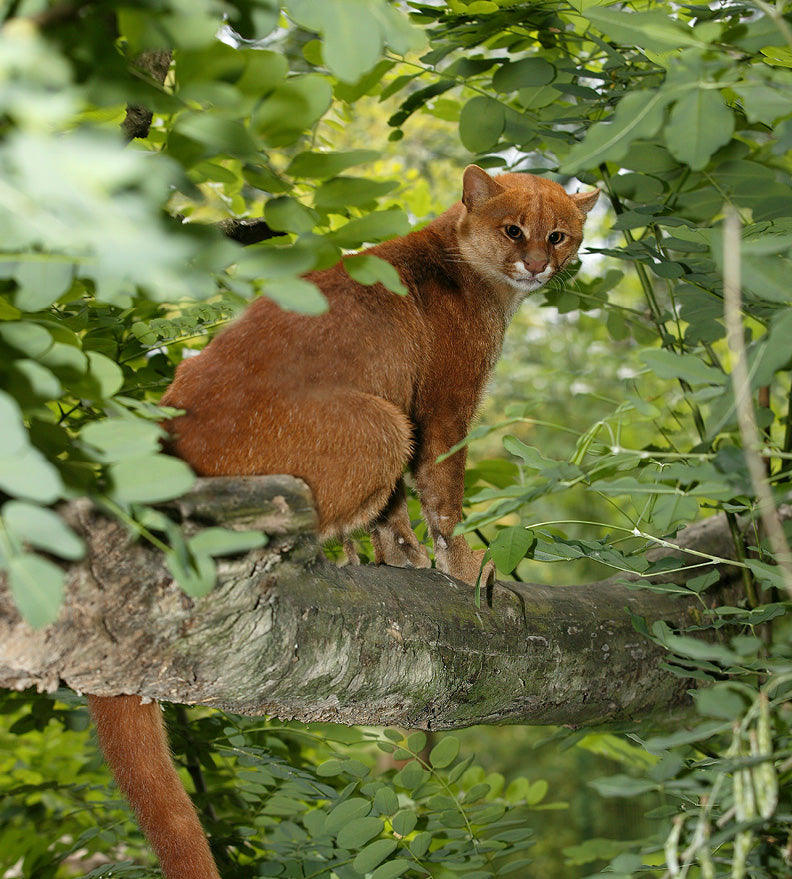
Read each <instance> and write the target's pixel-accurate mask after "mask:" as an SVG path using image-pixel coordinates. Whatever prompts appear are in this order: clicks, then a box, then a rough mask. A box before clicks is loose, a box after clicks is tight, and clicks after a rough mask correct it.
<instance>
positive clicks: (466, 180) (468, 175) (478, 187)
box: [462, 165, 503, 211]
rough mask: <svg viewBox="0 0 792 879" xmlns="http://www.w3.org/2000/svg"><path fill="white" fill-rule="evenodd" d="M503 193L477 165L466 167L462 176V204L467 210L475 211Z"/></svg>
mask: <svg viewBox="0 0 792 879" xmlns="http://www.w3.org/2000/svg"><path fill="white" fill-rule="evenodd" d="M501 192H503V187H502V186H501V185H500V183H498V181H497V180H494V179H493V178H492V177H490V175H489V174H487V172H486V171H485V170H484V169H483V168H479V166H478V165H468V166H467V168H465V173H464V174H463V175H462V204H463V205H464V206H465V207H466V208H467V209H468V210H469V211H472V210H475V209H476V208H477V207H478V206H479V205H481V204H484V202H485V201H488V200H489V199H491V198H494V197H495V196H496V195H499V194H500V193H501Z"/></svg>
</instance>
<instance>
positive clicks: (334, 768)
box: [316, 760, 346, 778]
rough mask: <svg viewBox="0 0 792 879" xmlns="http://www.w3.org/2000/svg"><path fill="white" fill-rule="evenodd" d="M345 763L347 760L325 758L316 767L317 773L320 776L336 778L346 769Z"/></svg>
mask: <svg viewBox="0 0 792 879" xmlns="http://www.w3.org/2000/svg"><path fill="white" fill-rule="evenodd" d="M345 765H346V761H345V760H325V761H324V763H320V764H319V766H317V767H316V774H317V775H318V776H319V778H334V777H335V776H336V775H340V774H341V773H342V772H343V771H344V767H345Z"/></svg>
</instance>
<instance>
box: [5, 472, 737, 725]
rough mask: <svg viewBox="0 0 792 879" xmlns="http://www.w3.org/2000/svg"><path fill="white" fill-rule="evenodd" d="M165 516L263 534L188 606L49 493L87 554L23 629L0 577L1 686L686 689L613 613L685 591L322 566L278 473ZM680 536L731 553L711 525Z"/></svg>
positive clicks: (686, 620) (301, 504) (419, 692)
mask: <svg viewBox="0 0 792 879" xmlns="http://www.w3.org/2000/svg"><path fill="white" fill-rule="evenodd" d="M165 509H166V511H168V512H169V513H170V514H171V515H173V516H174V517H175V518H177V519H179V520H181V521H182V522H183V524H184V527H185V530H186V531H187V533H194V532H195V531H197V530H199V529H200V528H201V527H206V526H207V525H211V524H217V523H221V524H225V525H227V526H228V527H232V528H244V529H248V528H256V529H260V530H263V531H265V532H266V533H267V534H268V535H270V542H269V544H268V545H267V546H266V547H265V548H263V549H259V550H256V551H254V552H250V553H247V554H245V555H241V556H237V557H233V558H226V559H220V560H219V561H218V570H219V577H218V584H217V586H216V587H215V589H214V590H213V591H212V592H211V593H210V594H209V595H208V596H205V597H201V598H190V597H188V596H186V595H185V594H184V593H183V592H182V591H181V589H180V588H179V587H178V585H176V584H175V583H174V582H173V579H172V577H171V575H170V574H169V572H168V570H167V568H166V567H165V565H164V563H163V560H162V556H161V554H160V553H158V552H157V551H156V550H154V549H152V548H150V547H149V546H148V545H146V544H144V543H141V542H132V541H131V540H130V538H129V536H128V534H127V533H126V532H125V530H124V528H123V526H121V525H120V524H119V523H118V522H116V521H114V520H112V519H110V518H108V517H106V516H104V515H103V514H101V513H100V512H99V511H98V510H97V509H96V508H95V507H94V506H93V505H92V504H91V503H90V502H89V501H87V500H79V501H74V502H71V503H69V504H67V505H65V506H64V508H63V510H62V513H63V516H64V518H65V519H66V520H67V521H68V522H69V523H70V524H71V525H72V526H73V527H74V528H75V529H76V530H77V531H79V532H80V533H82V535H83V536H84V538H85V540H86V542H87V544H88V552H87V554H86V558H85V559H84V560H83V561H82V562H80V563H78V564H73V565H69V566H68V567H67V590H66V596H65V599H64V603H63V606H62V608H61V612H60V615H59V617H58V619H57V621H56V622H55V623H54V624H52V625H50V626H48V627H47V628H45V629H42V630H39V631H35V630H33V629H32V628H31V627H30V626H29V625H27V624H26V623H25V622H23V621H22V620H21V619H20V617H19V614H18V613H17V611H16V610H15V608H14V606H13V603H12V601H11V597H10V593H9V591H8V589H7V586H6V584H5V583H4V582H3V581H2V580H0V686H4V687H10V688H14V689H22V688H24V687H30V686H35V687H38V689H39V690H54V689H55V688H56V687H58V686H59V685H61V684H65V685H67V686H69V687H71V688H73V689H75V690H78V691H81V692H88V693H94V694H97V695H105V696H106V695H112V694H116V693H138V694H141V695H143V696H147V697H151V698H153V699H162V700H167V701H171V702H182V703H187V704H200V705H210V706H216V707H219V708H223V709H225V710H227V711H232V712H236V713H242V714H271V715H276V716H278V717H282V718H298V719H300V720H304V721H315V720H324V721H338V722H341V723H348V724H352V723H356V724H375V725H383V724H397V725H400V726H404V727H422V728H425V729H447V728H453V727H464V726H469V725H471V724H476V723H531V724H544V723H555V724H587V723H595V722H601V721H609V720H625V719H637V718H640V717H643V716H646V715H647V714H648V713H651V712H654V711H658V710H661V711H664V712H666V711H669V710H671V709H673V708H674V707H676V706H679V705H681V704H683V703H684V702H685V700H686V690H687V689H688V687H689V682H688V681H685V680H682V679H680V678H678V677H677V676H675V675H673V674H672V673H670V672H668V671H667V670H666V669H665V668H664V667H663V663H664V661H665V658H666V656H665V653H664V651H663V650H662V649H661V648H659V647H657V646H656V645H654V644H653V643H652V642H651V641H649V640H648V639H647V638H645V637H643V636H642V635H641V634H639V633H638V632H637V631H636V630H635V628H634V627H633V625H632V622H631V619H630V615H629V614H628V612H627V609H628V608H629V610H630V611H631V612H632V613H633V614H637V615H640V616H643V617H645V618H646V619H647V621H648V622H649V624H651V622H652V621H654V620H658V619H663V620H666V621H668V622H669V624H671V625H672V626H684V625H686V624H690V623H691V622H693V621H694V620H696V619H698V618H700V614H701V610H702V604H701V600H700V599H698V598H695V597H693V598H688V597H686V596H680V595H672V594H656V593H653V592H649V591H647V590H643V589H640V590H635V589H630V588H629V587H628V586H627V585H625V584H624V583H623V582H616V579H619V580H621V581H623V580H624V577H619V578H611V579H609V580H603V581H600V582H597V583H589V584H584V585H581V586H563V587H548V586H542V585H535V584H517V583H498V584H496V586H495V587H494V588H493V589H492V590H491V593H490V594H489V595H488V596H487V600H486V602H485V601H482V607H481V608H480V609H477V608H476V607H475V605H474V600H473V590H472V588H471V587H469V586H467V585H465V584H462V583H459V582H457V581H455V580H454V579H453V578H451V577H450V576H448V575H445V574H442V573H440V572H438V571H429V570H409V569H403V568H391V567H386V566H379V567H378V566H375V565H362V566H346V567H337V566H335V565H333V564H330V563H329V562H327V561H325V560H324V558H323V557H322V555H321V551H320V547H319V545H318V543H317V540H316V537H315V535H314V533H313V531H312V528H313V525H314V522H315V513H314V510H313V506H312V502H311V495H310V492H309V491H308V489H307V488H306V486H305V485H304V484H303V483H301V482H300V481H299V480H296V479H292V478H291V477H285V476H275V477H258V478H247V479H243V480H242V479H241V480H236V479H225V478H220V479H201V480H198V481H197V482H196V486H195V488H194V490H193V491H192V492H191V493H190V494H188V495H186V496H185V497H184V498H182V499H180V500H179V501H175V502H172V503H171V504H168V505H165ZM679 542H680V545H685V546H687V547H690V548H696V549H699V550H704V551H707V552H711V553H712V554H714V555H717V556H720V557H722V558H729V557H731V545H730V540H729V535H728V530H727V528H726V525H725V522H724V521H723V520H722V519H721V518H717V517H716V518H713V519H709V520H706V521H705V522H702V523H699V524H698V525H696V526H693V527H691V528H689V529H687V530H686V531H685V532H683V534H682V535H681V536H680V541H679ZM736 570H737V569H736V568H729V567H728V566H724V569H723V570H722V571H721V583H720V585H719V587H718V591H717V594H716V597H713V598H711V599H707V600H708V601H709V602H710V603H712V604H717V603H720V602H722V601H723V598H724V591H726V592H728V591H729V590H732V589H734V588H735V586H734V580H735V574H734V572H735V571H736ZM701 573H702V568H701V567H697V568H694V569H692V572H691V576H693V575H698V574H701ZM675 576H676V577H677V578H681V580H682V581H683V580H684V577H685V574H684V572H682V573H680V574H677V575H675Z"/></svg>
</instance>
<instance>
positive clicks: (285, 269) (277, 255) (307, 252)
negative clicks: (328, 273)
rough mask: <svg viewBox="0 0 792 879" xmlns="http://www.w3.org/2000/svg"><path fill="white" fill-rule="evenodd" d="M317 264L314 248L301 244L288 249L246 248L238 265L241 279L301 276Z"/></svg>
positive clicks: (273, 247) (237, 268) (237, 271)
mask: <svg viewBox="0 0 792 879" xmlns="http://www.w3.org/2000/svg"><path fill="white" fill-rule="evenodd" d="M315 264H316V252H315V251H314V249H313V248H312V247H304V246H302V245H300V244H293V245H289V246H288V247H280V246H277V245H275V246H273V245H268V244H254V245H250V246H248V247H246V248H245V253H244V256H243V257H242V258H241V259H240V260H239V261H238V262H237V264H236V276H237V277H239V278H250V279H251V280H255V279H257V278H267V279H270V280H271V279H273V278H282V277H288V276H289V275H301V274H303V273H304V272H308V271H310V270H311V269H312V268H313V267H314V265H315Z"/></svg>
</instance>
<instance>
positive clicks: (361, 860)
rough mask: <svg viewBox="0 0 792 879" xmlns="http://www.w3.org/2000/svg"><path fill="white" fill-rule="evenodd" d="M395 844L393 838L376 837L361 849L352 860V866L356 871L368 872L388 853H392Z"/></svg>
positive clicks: (396, 843) (396, 844)
mask: <svg viewBox="0 0 792 879" xmlns="http://www.w3.org/2000/svg"><path fill="white" fill-rule="evenodd" d="M397 846H398V842H397V841H396V840H395V839H376V840H374V842H372V843H371V844H370V845H367V846H366V847H365V848H364V849H362V850H361V852H360V854H359V855H358V856H357V857H356V858H355V860H354V861H353V862H352V867H353V869H355V870H357V872H358V873H370V872H371V871H372V870H373V869H374V868H375V867H376V866H378V865H379V864H381V863H382V862H383V861H384V860H385V858H387V857H388V855H391V854H393V852H394V851H395V850H396V847H397Z"/></svg>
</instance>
